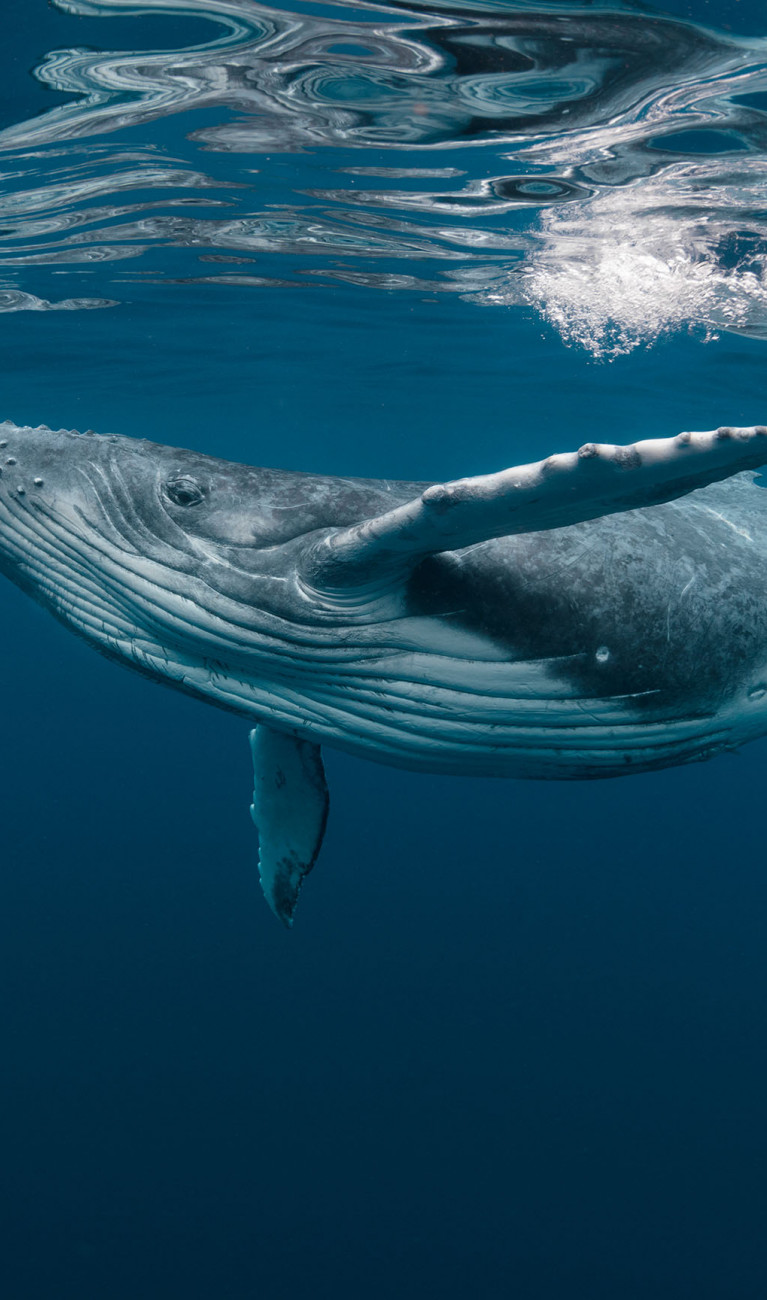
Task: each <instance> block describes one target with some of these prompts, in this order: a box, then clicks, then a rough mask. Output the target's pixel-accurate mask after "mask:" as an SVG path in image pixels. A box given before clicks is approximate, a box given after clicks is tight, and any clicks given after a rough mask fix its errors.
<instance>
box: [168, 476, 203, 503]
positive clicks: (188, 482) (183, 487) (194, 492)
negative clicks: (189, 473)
mask: <svg viewBox="0 0 767 1300" xmlns="http://www.w3.org/2000/svg"><path fill="white" fill-rule="evenodd" d="M165 495H166V496H167V498H168V500H169V501H172V502H173V504H174V506H198V505H199V504H200V502H201V501H203V500H204V499H205V490H204V488H201V487H200V485H199V483H195V481H194V479H193V478H186V477H184V478H172V479H170V481H169V482H168V483H166V484H165Z"/></svg>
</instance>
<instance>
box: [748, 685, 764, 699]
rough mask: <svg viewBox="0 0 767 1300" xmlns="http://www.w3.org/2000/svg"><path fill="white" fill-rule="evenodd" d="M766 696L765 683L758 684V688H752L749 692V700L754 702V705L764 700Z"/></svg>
mask: <svg viewBox="0 0 767 1300" xmlns="http://www.w3.org/2000/svg"><path fill="white" fill-rule="evenodd" d="M765 695H767V684H765V682H757V683H756V686H752V687H751V690H750V691H749V692H748V698H749V699H750V700H752V701H753V703H754V704H756V702H757V700H763V699H764V697H765Z"/></svg>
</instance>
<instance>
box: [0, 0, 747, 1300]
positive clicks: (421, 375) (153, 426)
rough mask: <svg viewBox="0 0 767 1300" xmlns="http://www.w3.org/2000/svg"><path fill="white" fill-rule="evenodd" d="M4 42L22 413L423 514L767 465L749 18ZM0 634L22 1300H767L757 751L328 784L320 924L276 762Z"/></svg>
mask: <svg viewBox="0 0 767 1300" xmlns="http://www.w3.org/2000/svg"><path fill="white" fill-rule="evenodd" d="M11 10H12V12H11ZM3 21H4V34H5V38H6V39H5V42H4V44H3V48H2V52H0V58H1V59H2V66H3V81H2V98H1V99H0V111H1V112H2V119H1V124H2V127H3V133H2V134H0V151H2V152H1V153H0V307H2V308H3V310H2V311H0V357H1V362H0V364H1V365H2V370H1V372H0V373H1V376H2V378H1V380H0V386H1V388H2V404H1V409H0V416H2V418H9V419H12V420H15V421H17V422H18V423H31V424H37V423H40V422H46V423H49V424H51V425H52V426H54V427H59V426H64V427H76V428H80V429H84V428H88V427H93V428H95V429H97V430H99V431H101V432H110V431H111V432H118V433H123V434H129V435H136V436H141V437H147V438H150V439H154V440H156V441H160V442H170V443H175V444H178V445H181V446H190V447H196V448H199V449H201V450H205V451H209V452H212V453H215V454H218V455H222V456H226V457H231V458H232V459H236V460H243V461H248V462H250V463H253V464H265V465H280V466H283V467H286V468H300V469H307V470H318V471H328V472H333V473H339V474H343V473H347V474H363V475H371V476H378V475H381V476H389V477H396V478H418V479H425V478H429V479H441V478H448V477H452V476H459V475H464V474H471V473H480V472H486V471H491V470H494V469H498V468H502V467H503V466H506V465H511V464H515V463H518V462H522V461H525V460H529V459H531V458H534V457H537V456H542V455H545V454H547V453H548V452H550V451H553V450H567V449H571V448H575V447H577V446H578V445H579V444H580V443H581V442H583V441H585V440H587V439H592V438H597V439H599V440H610V441H612V440H614V441H618V442H628V441H631V440H632V439H634V438H637V437H646V436H657V435H666V434H674V433H676V432H678V431H679V430H680V429H684V428H691V429H708V428H713V427H715V426H716V425H718V424H721V423H727V424H750V423H754V422H764V420H765V407H766V406H767V378H766V373H767V372H766V369H765V366H766V363H767V352H765V348H766V347H767V342H766V341H765V340H766V339H767V326H766V324H765V322H766V321H767V285H766V284H765V280H764V275H763V257H764V252H765V247H766V245H765V234H766V232H765V216H764V211H765V203H764V193H765V178H766V177H767V99H766V98H765V95H767V73H765V71H764V68H765V64H766V61H767V19H765V16H764V12H763V6H761V5H758V4H751V5H745V4H740V3H735V0H732V2H731V3H730V2H729V0H722V3H721V4H715V3H707V2H706V3H704V2H703V0H700V2H699V3H698V2H697V0H694V2H693V3H691V4H674V5H673V6H672V5H669V6H668V7H667V8H666V9H665V10H663V11H660V10H650V9H649V8H642V7H639V6H636V7H631V8H628V7H627V8H623V9H621V8H619V7H618V6H615V7H611V6H606V5H593V6H589V7H586V6H583V7H577V6H573V5H569V4H568V5H566V4H556V3H552V4H550V5H549V6H548V7H546V8H538V7H536V6H534V5H533V4H525V3H516V4H507V5H503V4H498V3H496V4H493V3H490V0H488V2H487V3H484V4H483V3H482V2H481V0H467V2H466V3H465V4H464V5H460V4H459V3H458V0H456V2H455V3H451V4H445V5H443V6H441V7H439V6H436V5H435V6H434V7H433V8H431V9H426V8H425V7H420V6H418V5H416V4H402V5H396V6H395V5H394V4H392V5H391V6H390V7H385V6H381V7H375V8H373V7H370V8H367V9H366V8H357V7H354V6H351V5H341V4H339V5H330V4H327V5H313V4H311V3H305V4H304V3H301V4H298V3H296V4H295V5H294V7H293V10H292V11H290V12H289V11H288V9H287V8H284V9H273V10H270V9H266V8H265V7H262V6H259V5H256V4H253V3H249V2H248V0H198V2H197V3H196V2H195V0H165V2H164V3H163V2H162V0H144V3H143V4H142V5H141V8H140V11H139V10H138V9H136V10H135V11H134V10H133V9H132V7H131V6H130V5H128V4H123V3H121V0H92V2H90V3H85V2H84V0H83V2H82V3H81V0H66V3H65V0H60V3H57V4H54V5H52V6H49V5H47V4H45V3H44V2H43V0H28V3H26V4H25V5H24V7H23V9H22V8H21V7H20V6H11V7H9V13H8V14H6V15H4V19H3ZM568 50H573V51H575V53H574V54H571V53H569V52H568ZM62 51H63V52H64V53H62ZM53 52H58V53H57V54H56V56H55V57H53ZM118 65H119V67H118ZM51 69H53V71H51ZM565 110H567V111H566V112H565ZM570 123H573V125H572V126H571V125H570ZM404 170H407V171H408V172H409V174H406V175H404V176H403V175H400V174H397V173H401V172H403V171H404ZM419 172H420V173H423V172H426V173H431V174H426V175H422V174H421V175H419V174H416V173H419ZM435 173H436V174H435ZM235 186H236V187H238V188H234V187H235ZM83 300H88V302H89V303H90V304H91V305H90V306H88V305H87V302H84V301H83ZM62 302H66V303H68V304H69V307H68V308H67V309H64V310H51V309H50V308H51V305H52V304H54V305H55V304H61V303H62ZM98 303H100V304H102V305H94V304H98ZM103 304H111V305H103ZM2 608H3V628H4V629H5V631H4V634H3V637H2V640H1V641H0V656H1V658H0V673H1V675H0V680H1V681H2V684H3V735H4V738H5V744H4V746H3V750H2V760H1V762H2V786H1V787H0V809H2V830H3V838H2V844H3V853H2V869H1V870H0V981H1V982H2V990H3V996H2V999H1V1000H0V1017H1V1018H2V1027H1V1030H0V1042H2V1044H3V1048H4V1050H3V1053H2V1069H1V1071H0V1079H1V1083H0V1096H1V1100H2V1104H1V1106H0V1117H1V1118H0V1125H1V1126H2V1145H1V1148H0V1149H1V1150H2V1169H3V1177H2V1181H1V1182H0V1187H1V1188H2V1207H1V1211H0V1224H1V1225H2V1229H1V1232H2V1236H1V1238H0V1240H1V1242H2V1248H1V1249H0V1290H1V1291H2V1294H3V1296H5V1297H8V1300H70V1297H71V1298H72V1300H75V1298H76V1300H90V1298H91V1297H93V1300H107V1298H108V1300H123V1297H125V1298H126V1300H127V1298H128V1297H130V1298H131V1300H135V1298H136V1297H141V1300H155V1297H156V1298H157V1300H176V1297H178V1298H179V1300H181V1298H182V1297H183V1300H246V1297H247V1298H248V1300H250V1298H251V1297H258V1298H259V1300H310V1298H311V1300H324V1298H325V1297H327V1298H328V1300H330V1297H332V1298H333V1300H347V1297H348V1298H349V1300H351V1298H352V1297H353V1298H354V1300H358V1297H365V1300H384V1298H387V1300H388V1298H389V1297H394V1296H397V1297H399V1296H417V1297H432V1296H434V1297H441V1298H444V1300H454V1298H455V1300H458V1298H459V1297H460V1298H461V1300H463V1298H464V1297H469V1296H471V1297H481V1300H496V1298H497V1300H501V1298H503V1300H506V1297H512V1296H513V1297H515V1298H517V1300H565V1298H566V1300H576V1298H577V1300H580V1298H581V1297H583V1298H584V1300H618V1298H620V1300H647V1297H650V1296H653V1297H670V1298H673V1300H683V1298H684V1300H686V1298H687V1297H689V1298H690V1300H752V1298H753V1300H761V1298H762V1297H763V1296H764V1294H765V1276H766V1275H767V1259H766V1252H765V1235H764V1224H765V1216H766V1214H767V1195H766V1194H765V1179H764V1167H765V1158H766V1157H767V1127H766V1125H765V1118H764V1096H765V1082H766V1071H767V961H766V959H765V952H766V950H767V942H766V941H767V876H766V875H765V870H764V832H765V818H764V806H765V801H764V788H765V782H766V781H767V743H765V742H760V743H756V744H753V745H751V746H750V747H748V748H747V749H745V750H744V751H743V752H742V753H740V754H737V755H731V756H727V757H722V758H719V759H717V760H715V761H713V762H711V763H708V764H702V765H695V766H692V767H689V768H684V769H676V770H671V771H667V772H662V773H657V774H653V775H649V776H635V777H632V778H627V779H622V780H618V781H611V782H604V783H602V782H594V783H589V782H577V783H572V784H570V783H568V784H559V783H556V782H551V783H542V782H540V783H539V782H526V783H522V782H514V781H493V780H468V779H460V778H445V777H440V778H437V777H429V776H424V775H413V774H409V773H403V772H399V771H395V770H392V769H389V768H386V767H379V766H375V765H372V764H364V763H362V762H359V761H355V760H353V759H352V758H349V757H347V756H345V755H342V754H339V753H335V752H333V751H327V753H326V764H327V769H328V776H329V781H330V786H331V799H332V810H331V820H330V825H329V829H328V834H327V838H326V841H325V846H324V848H323V852H322V856H321V859H320V862H319V863H318V865H317V868H316V870H315V872H314V874H313V875H312V877H311V879H310V881H309V882H308V884H307V886H306V889H305V890H304V892H303V895H302V899H301V906H300V911H299V914H298V918H297V921H296V925H295V928H294V930H293V931H292V932H290V933H287V932H285V931H284V930H283V929H282V928H281V927H280V926H279V925H278V923H277V922H276V921H275V919H274V917H273V916H272V915H271V913H270V912H269V911H268V909H267V908H266V906H265V904H264V902H263V899H262V897H261V894H260V889H259V885H258V879H257V872H256V842H255V836H254V832H253V827H252V825H251V823H250V818H249V816H248V804H249V800H250V790H251V772H250V764H249V754H248V746H247V726H246V725H245V724H244V723H243V722H242V721H241V720H238V719H237V718H235V717H232V716H229V715H226V714H223V713H218V712H217V711H216V710H214V709H211V708H206V707H205V706H204V705H202V704H199V703H196V702H194V701H192V700H190V699H187V698H184V697H182V696H177V695H175V694H174V693H172V692H171V691H167V690H164V689H162V688H160V687H157V686H154V685H152V684H150V683H148V682H147V681H145V680H143V679H141V678H139V677H133V676H131V675H130V674H129V673H126V672H123V671H121V670H120V669H119V668H117V667H115V666H113V665H111V664H109V663H107V662H106V661H103V660H101V659H100V658H99V657H98V656H96V655H94V654H93V652H92V651H91V650H90V649H89V648H88V647H87V646H85V645H84V644H82V643H80V642H79V641H77V640H76V639H74V638H73V637H71V636H70V635H69V634H68V633H67V632H66V631H65V630H64V629H63V628H61V627H59V626H58V625H57V624H56V623H54V622H53V621H52V620H51V619H50V617H49V616H48V615H47V614H46V613H44V612H43V611H42V610H41V609H39V608H38V607H37V606H35V605H33V604H32V603H31V602H30V601H29V600H28V599H27V598H26V597H24V596H22V595H21V594H20V593H19V592H17V591H16V589H15V588H13V587H11V586H10V584H6V585H5V586H4V587H3V590H2Z"/></svg>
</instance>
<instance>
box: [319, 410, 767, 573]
mask: <svg viewBox="0 0 767 1300" xmlns="http://www.w3.org/2000/svg"><path fill="white" fill-rule="evenodd" d="M766 462H767V428H765V427H764V426H762V425H756V426H754V427H752V428H745V429H732V428H721V429H714V430H712V431H710V432H708V433H680V434H679V436H678V437H676V438H653V439H649V440H647V441H645V442H635V443H633V444H632V445H631V446H628V447H620V446H613V445H612V444H611V443H593V442H591V443H587V444H586V445H585V446H584V447H581V448H580V450H579V451H572V452H563V453H561V454H557V455H554V456H549V457H548V458H547V459H546V460H540V461H536V462H535V463H534V464H531V465H518V466H517V467H516V468H514V469H504V470H501V471H500V472H499V473H497V474H484V475H481V476H479V477H477V478H463V479H457V480H455V481H454V482H452V483H435V484H434V485H433V486H432V487H429V488H427V489H426V491H425V492H422V493H421V495H420V496H417V497H414V498H413V500H412V501H408V502H407V503H406V504H405V505H401V506H397V507H396V508H395V509H394V510H389V511H387V512H386V513H385V514H382V515H378V516H377V517H376V518H374V519H366V520H363V522H362V523H359V524H354V525H353V526H352V527H350V528H343V529H339V530H338V531H337V532H334V533H330V534H328V535H327V536H326V537H325V538H324V539H323V540H322V542H321V543H320V544H319V545H318V546H317V547H315V548H314V550H313V551H312V552H311V553H310V555H309V556H308V557H307V565H306V574H305V576H306V578H307V580H308V582H309V583H310V584H311V585H313V586H314V587H315V588H316V589H317V590H318V591H322V590H325V591H328V592H332V591H336V592H343V591H350V590H354V589H356V590H364V589H365V588H375V587H376V585H377V584H378V585H380V584H381V583H386V582H392V581H395V582H396V581H397V580H406V579H407V577H408V575H409V574H410V573H411V572H412V570H413V568H414V567H415V566H416V565H417V564H418V563H419V562H420V561H421V560H422V559H423V558H424V557H425V556H426V555H433V554H435V553H437V552H439V551H456V550H461V549H463V548H464V547H467V546H474V545H476V544H477V543H478V542H487V541H490V540H491V539H492V538H495V537H508V536H510V535H511V534H513V533H536V532H543V531H545V530H547V529H550V528H564V527H568V526H570V525H571V524H579V523H583V522H585V521H586V520H588V519H597V518H599V516H601V515H612V514H618V513H620V512H621V511H624V510H636V509H639V508H644V507H646V506H654V505H660V504H661V503H663V502H665V501H671V500H672V499H673V498H675V497H680V496H684V495H685V494H686V493H687V492H692V491H694V490H695V489H696V488H701V487H706V485H707V484H709V483H716V482H718V481H719V480H720V479H724V478H729V477H730V475H731V474H737V473H739V472H740V471H741V470H746V469H756V468H757V467H758V466H760V465H764V464H765V463H766Z"/></svg>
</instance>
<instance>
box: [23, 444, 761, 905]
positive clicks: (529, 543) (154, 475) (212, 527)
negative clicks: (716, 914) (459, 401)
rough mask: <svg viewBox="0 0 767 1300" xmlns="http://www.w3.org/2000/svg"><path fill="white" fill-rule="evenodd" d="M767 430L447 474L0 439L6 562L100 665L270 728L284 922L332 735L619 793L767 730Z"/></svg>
mask: <svg viewBox="0 0 767 1300" xmlns="http://www.w3.org/2000/svg"><path fill="white" fill-rule="evenodd" d="M765 463H767V428H765V427H762V426H755V427H752V428H729V427H727V428H720V429H717V430H714V431H711V432H703V433H682V434H679V435H678V436H677V437H674V438H658V439H650V440H647V441H642V442H637V443H635V444H633V445H631V446H626V447H622V446H615V445H612V444H600V443H589V444H587V445H585V446H583V447H581V448H580V450H578V451H574V452H565V453H557V454H554V455H551V456H549V457H547V458H546V459H545V460H542V461H539V462H537V463H535V464H529V465H522V466H518V467H516V468H512V469H505V470H502V471H500V472H498V473H495V474H488V475H483V476H479V477H473V478H465V479H460V480H457V481H454V482H449V483H441V484H425V483H410V482H394V481H392V482H389V481H383V480H370V479H361V478H339V477H329V476H322V475H319V474H303V473H296V472H292V471H290V472H289V471H280V470H274V469H257V468H253V467H251V466H248V465H240V464H234V463H231V462H228V461H225V460H220V459H217V458H216V457H212V456H206V455H203V454H201V453H198V452H195V451H184V450H180V449H179V448H177V447H170V446H162V445H158V444H155V443H151V442H146V441H143V440H138V439H134V438H127V437H122V436H117V435H114V436H111V435H106V436H104V435H97V434H95V433H93V432H92V431H89V432H88V433H85V434H80V433H76V432H74V431H70V430H66V429H60V430H57V431H56V430H51V429H49V428H47V427H46V426H40V427H38V428H30V427H19V426H17V425H15V424H11V423H8V422H6V423H3V424H0V570H1V571H2V572H3V573H4V574H5V575H6V576H7V577H9V578H10V579H11V580H12V581H13V582H15V583H17V584H18V585H19V586H20V587H22V588H23V589H24V590H26V591H27V592H29V593H30V594H31V595H32V596H33V597H34V598H35V599H36V600H38V601H39V602H41V603H42V604H43V605H44V606H46V608H48V609H49V610H50V611H51V612H52V613H53V614H54V615H55V616H56V617H57V618H59V619H60V620H61V621H63V622H64V623H65V624H66V625H67V626H68V627H69V628H71V629H72V630H73V631H74V632H76V633H78V634H79V635H80V636H82V637H84V638H85V639H86V640H87V641H88V642H90V643H91V645H93V646H94V647H95V648H96V649H97V650H99V651H101V652H102V653H103V654H105V655H107V656H109V657H110V658H112V659H115V660H118V661H120V662H121V663H124V664H126V665H128V666H129V667H132V668H135V669H137V670H138V671H139V672H141V673H144V674H146V675H148V676H149V677H151V678H154V679H155V680H158V681H162V682H165V683H167V684H168V685H170V686H173V687H175V688H177V689H179V690H183V691H186V692H188V693H190V694H192V695H194V696H197V697H199V698H200V699H204V700H208V701H209V702H210V703H212V704H216V705H218V706H219V707H221V708H225V709H230V710H233V711H235V712H236V713H238V714H240V715H242V716H244V717H245V718H247V719H249V720H250V723H251V727H252V730H251V731H250V742H251V750H252V759H253V773H254V793H253V804H252V809H251V812H252V816H253V820H254V822H255V823H256V827H257V830H258V840H259V867H260V874H261V882H262V886H263V890H264V894H265V896H266V899H267V901H268V902H269V904H270V906H271V908H272V910H273V911H274V912H275V913H276V915H277V916H278V917H279V918H281V920H283V921H284V922H285V923H286V924H288V925H290V924H291V923H292V920H293V915H294V912H295V907H296V901H297V898H298V894H299V890H300V888H301V885H302V883H303V881H304V879H305V877H306V875H307V873H308V872H309V871H310V869H311V868H312V866H313V865H314V862H315V859H316V857H317V854H318V852H319V849H320V845H321V842H322V837H323V833H324V829H325V823H326V819H327V811H328V790H327V784H326V780H325V775H324V769H323V763H322V756H321V745H322V744H328V745H331V746H337V747H339V748H341V749H344V750H346V751H348V752H350V753H353V754H357V755H360V756H362V757H365V758H371V759H376V760H379V761H381V762H384V763H391V764H396V765H399V766H402V767H408V768H412V769H425V770H428V771H433V772H453V773H465V774H472V773H478V774H485V775H495V776H510V777H535V778H578V777H608V776H618V775H623V774H626V773H631V772H641V771H647V770H650V769H654V768H660V767H664V766H667V765H670V764H674V763H684V762H689V761H692V760H696V759H706V758H709V757H711V756H712V755H714V754H717V753H719V752H721V751H722V750H727V749H732V748H735V747H737V746H740V745H741V744H742V743H743V742H744V741H747V740H749V739H752V738H755V737H757V736H760V735H764V734H765V733H767V492H764V491H763V490H762V489H761V488H760V485H759V476H758V474H757V473H756V472H755V471H757V470H758V469H759V467H760V466H761V465H763V464H765Z"/></svg>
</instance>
